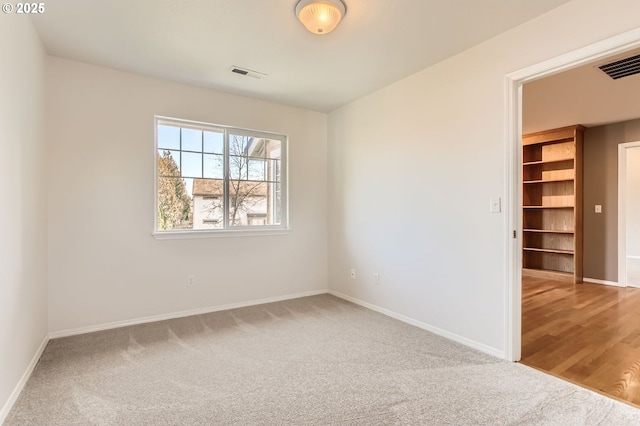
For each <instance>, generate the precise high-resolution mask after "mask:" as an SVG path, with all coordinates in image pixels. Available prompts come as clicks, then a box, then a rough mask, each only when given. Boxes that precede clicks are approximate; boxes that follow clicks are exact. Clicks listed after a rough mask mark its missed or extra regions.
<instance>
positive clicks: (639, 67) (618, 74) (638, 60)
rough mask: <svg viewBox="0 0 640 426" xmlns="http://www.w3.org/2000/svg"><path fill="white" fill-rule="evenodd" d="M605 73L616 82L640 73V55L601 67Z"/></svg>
mask: <svg viewBox="0 0 640 426" xmlns="http://www.w3.org/2000/svg"><path fill="white" fill-rule="evenodd" d="M598 68H600V69H601V70H602V71H603V72H604V73H606V74H607V75H608V76H609V77H611V78H612V79H614V80H617V79H619V78H622V77H628V76H630V75H634V74H638V73H640V55H635V56H630V57H628V58H624V59H620V60H618V61H615V62H611V63H610V64H604V65H600V66H599V67H598Z"/></svg>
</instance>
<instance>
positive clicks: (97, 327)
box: [49, 289, 328, 339]
mask: <svg viewBox="0 0 640 426" xmlns="http://www.w3.org/2000/svg"><path fill="white" fill-rule="evenodd" d="M327 292H328V290H326V289H323V290H312V291H306V292H302V293H294V294H288V295H285V296H276V297H268V298H266V299H258V300H250V301H248V302H238V303H229V304H226V305H219V306H211V307H207V308H198V309H191V310H188V311H180V312H172V313H168V314H160V315H152V316H148V317H142V318H134V319H131V320H124V321H115V322H110V323H106V324H98V325H90V326H87V327H79V328H72V329H67V330H60V331H54V332H51V333H49V338H50V339H57V338H59V337H68V336H75V335H78V334H85V333H93V332H95V331H103V330H110V329H113V328H120V327H127V326H129V325H136V324H145V323H148V322H156V321H164V320H169V319H174V318H183V317H190V316H192V315H201V314H208V313H211V312H218V311H225V310H228V309H237V308H244V307H247V306H254V305H262V304H264V303H273V302H280V301H283V300H290V299H298V298H300V297H307V296H316V295H318V294H326V293H327Z"/></svg>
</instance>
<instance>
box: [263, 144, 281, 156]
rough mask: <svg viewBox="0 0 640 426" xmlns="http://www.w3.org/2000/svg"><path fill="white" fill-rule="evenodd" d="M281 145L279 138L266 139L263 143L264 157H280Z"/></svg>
mask: <svg viewBox="0 0 640 426" xmlns="http://www.w3.org/2000/svg"><path fill="white" fill-rule="evenodd" d="M281 146H282V142H280V141H279V140H274V139H267V141H266V143H265V157H267V158H277V159H280V158H281V157H282V154H281V153H282V148H281Z"/></svg>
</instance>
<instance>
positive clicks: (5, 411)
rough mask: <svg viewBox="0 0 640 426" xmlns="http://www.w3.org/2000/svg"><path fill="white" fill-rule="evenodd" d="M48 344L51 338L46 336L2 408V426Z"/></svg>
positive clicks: (0, 413)
mask: <svg viewBox="0 0 640 426" xmlns="http://www.w3.org/2000/svg"><path fill="white" fill-rule="evenodd" d="M47 343H49V337H48V336H45V338H44V339H43V340H42V343H40V347H38V350H36V353H35V354H34V355H33V358H31V362H30V363H29V365H28V366H27V369H26V370H25V371H24V373H23V374H22V377H20V380H19V381H18V383H17V384H16V387H15V388H13V392H11V395H9V399H8V400H7V402H6V403H5V404H4V406H3V407H2V410H0V425H1V424H3V423H4V421H5V420H6V418H7V416H8V415H9V411H11V408H13V404H15V402H16V401H17V400H18V396H20V392H22V389H23V388H24V385H26V384H27V380H29V377H31V373H33V369H34V368H36V365H37V364H38V361H39V360H40V357H41V356H42V353H43V352H44V348H46V347H47Z"/></svg>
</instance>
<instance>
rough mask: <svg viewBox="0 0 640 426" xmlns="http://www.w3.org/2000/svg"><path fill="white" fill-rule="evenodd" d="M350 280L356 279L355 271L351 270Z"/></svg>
mask: <svg viewBox="0 0 640 426" xmlns="http://www.w3.org/2000/svg"><path fill="white" fill-rule="evenodd" d="M351 279H352V280H355V279H356V270H355V269H351Z"/></svg>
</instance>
